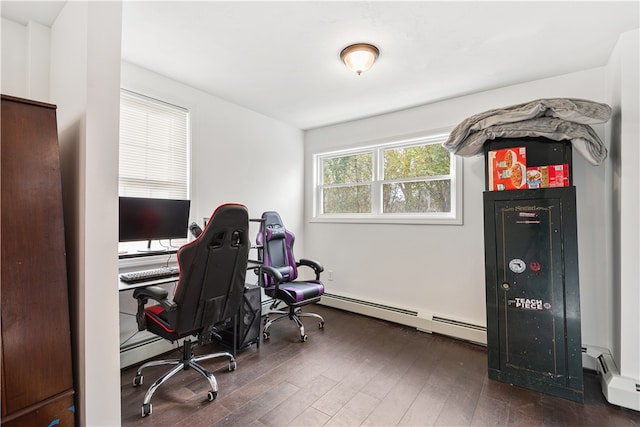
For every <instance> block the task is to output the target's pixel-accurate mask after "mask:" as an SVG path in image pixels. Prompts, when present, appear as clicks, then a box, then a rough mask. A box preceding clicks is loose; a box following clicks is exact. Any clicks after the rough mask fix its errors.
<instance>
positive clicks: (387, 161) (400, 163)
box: [384, 144, 451, 180]
mask: <svg viewBox="0 0 640 427" xmlns="http://www.w3.org/2000/svg"><path fill="white" fill-rule="evenodd" d="M450 168H451V166H450V155H449V152H448V151H447V150H446V149H445V148H444V147H443V146H442V145H440V144H427V145H417V146H413V147H399V148H391V149H387V150H384V179H385V180H391V179H402V178H421V177H429V176H434V175H449V172H450Z"/></svg>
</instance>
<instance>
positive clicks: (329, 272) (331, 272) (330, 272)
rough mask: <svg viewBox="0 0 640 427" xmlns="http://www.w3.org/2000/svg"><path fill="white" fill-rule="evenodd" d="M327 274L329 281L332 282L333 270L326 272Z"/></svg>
mask: <svg viewBox="0 0 640 427" xmlns="http://www.w3.org/2000/svg"><path fill="white" fill-rule="evenodd" d="M327 274H328V275H329V280H330V281H332V280H333V270H329V271H327Z"/></svg>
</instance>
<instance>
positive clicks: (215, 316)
mask: <svg viewBox="0 0 640 427" xmlns="http://www.w3.org/2000/svg"><path fill="white" fill-rule="evenodd" d="M248 233H249V213H248V211H247V208H246V207H245V206H243V205H239V204H232V203H230V204H225V205H221V206H219V207H218V208H217V209H216V210H215V211H214V212H213V214H212V215H211V218H210V219H209V222H208V223H207V225H206V227H205V229H204V231H203V232H202V233H201V234H200V235H199V236H198V238H196V239H195V240H193V241H191V242H189V243H187V244H185V245H183V246H182V247H181V248H180V249H179V250H178V253H177V257H178V265H179V267H180V276H179V278H178V286H177V288H176V290H175V293H174V296H173V299H172V300H171V299H169V298H168V291H167V290H166V289H162V288H160V287H157V286H155V287H154V286H149V287H144V288H137V289H136V290H135V291H134V292H133V297H134V298H136V299H137V300H138V313H137V316H136V320H137V322H138V329H140V330H141V331H142V330H145V329H146V330H148V331H149V332H152V333H154V334H156V335H158V336H160V337H162V338H165V339H167V340H169V341H171V342H174V341H178V340H180V339H184V341H183V347H182V359H173V360H160V361H150V362H147V363H145V364H143V365H142V366H141V367H140V368H139V369H138V371H137V373H136V376H135V378H134V380H133V385H134V386H139V385H141V384H142V370H143V369H145V368H147V367H149V366H158V365H176V366H175V367H174V368H172V369H171V370H170V371H168V372H167V373H165V374H164V375H162V376H161V377H160V378H158V380H156V382H154V383H153V384H152V385H151V386H150V387H149V389H148V390H147V393H146V394H145V396H144V401H143V404H142V416H143V417H144V416H146V415H149V414H151V412H152V406H151V403H150V401H151V396H152V395H153V393H154V392H155V391H156V389H157V388H158V387H159V386H160V385H161V384H162V383H164V382H165V381H167V380H168V379H169V378H171V377H172V376H174V375H175V374H177V373H178V372H180V371H182V370H188V369H193V370H194V371H196V372H198V373H199V374H201V375H202V376H204V377H205V378H206V379H207V380H208V381H209V384H210V386H211V390H210V391H209V392H208V394H207V397H208V399H209V400H210V401H211V400H213V399H215V398H216V396H217V395H218V384H217V382H216V379H215V377H214V376H213V374H212V373H211V372H209V371H208V370H206V369H205V368H203V367H202V366H200V364H199V363H198V362H201V361H203V360H207V359H213V358H217V357H227V358H229V370H230V371H233V370H235V368H236V360H235V358H234V356H233V355H232V354H230V353H228V352H217V353H210V354H203V355H200V356H194V355H193V352H192V342H191V337H192V336H194V337H197V342H198V343H207V342H210V341H211V338H212V335H213V334H215V333H216V325H220V324H223V323H228V321H229V319H235V318H236V314H237V313H238V312H239V309H240V304H241V302H242V295H243V292H244V283H245V277H246V272H247V262H248V256H249V249H250V246H251V245H250V242H249V236H248ZM149 299H152V300H155V301H157V302H158V304H156V305H151V306H148V307H145V305H146V304H147V302H148V300H149Z"/></svg>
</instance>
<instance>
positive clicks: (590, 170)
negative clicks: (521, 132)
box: [305, 68, 611, 347]
mask: <svg viewBox="0 0 640 427" xmlns="http://www.w3.org/2000/svg"><path fill="white" fill-rule="evenodd" d="M604 74H605V73H604V69H603V68H597V69H591V70H587V71H584V72H579V73H573V74H570V75H564V76H559V77H555V78H550V79H545V80H539V81H534V82H530V83H526V84H520V85H515V86H509V87H506V88H502V89H497V90H492V91H488V92H482V93H478V94H475V95H469V96H464V97H460V98H456V99H451V100H448V101H443V102H438V103H435V104H430V105H425V106H422V107H417V108H412V109H409V110H405V111H400V112H396V113H391V114H385V115H381V116H377V117H372V118H368V119H364V120H358V121H353V122H349V123H343V124H339V125H335V126H328V127H323V128H319V129H314V130H310V131H307V132H306V133H305V148H306V150H305V180H306V188H307V189H311V188H312V171H313V165H312V156H313V154H315V153H318V152H321V151H324V150H329V149H336V148H341V147H346V146H349V145H352V144H354V143H357V142H366V141H370V140H377V139H381V138H385V139H386V138H391V137H394V136H398V137H401V136H402V135H405V134H408V133H411V134H414V133H419V132H424V133H425V134H428V133H429V132H432V131H433V132H437V131H440V130H442V129H443V128H448V129H449V130H450V129H451V128H453V127H454V126H455V125H456V124H458V123H459V122H460V121H462V120H463V119H465V118H466V117H468V116H471V115H473V114H476V113H478V112H481V111H485V110H488V109H491V108H497V107H501V106H507V105H513V104H517V103H522V102H527V101H531V100H534V99H538V98H548V97H574V98H584V99H590V100H594V101H599V102H606V101H607V99H606V96H605V91H604ZM594 128H595V129H596V131H597V132H598V133H599V135H600V137H601V138H602V139H604V125H598V126H594ZM573 166H574V183H575V185H576V187H577V203H578V242H579V254H580V255H579V256H580V258H579V262H580V291H581V305H582V336H583V342H584V343H590V344H597V345H600V346H603V347H610V343H611V336H610V333H609V330H610V328H609V325H610V323H611V311H610V310H608V309H603V307H607V306H608V304H610V301H611V295H610V290H609V289H608V288H607V287H606V286H602V284H603V283H606V279H607V277H606V269H604V268H602V265H601V264H600V263H599V262H597V261H598V260H600V259H603V258H605V254H606V253H607V250H608V248H607V247H606V246H605V245H603V244H602V242H603V241H605V240H606V239H604V230H603V229H602V228H601V227H598V224H602V223H603V222H604V220H605V209H604V206H603V203H602V200H604V194H605V180H604V176H605V171H606V169H607V168H608V165H607V163H606V162H605V163H604V164H603V165H600V166H598V167H593V166H591V165H589V164H588V163H587V162H586V160H584V159H583V158H582V157H580V156H579V155H578V154H574V156H573ZM463 179H464V207H463V208H464V224H463V225H462V226H456V225H441V226H438V225H379V224H378V225H365V224H361V225H353V224H328V223H314V222H308V223H307V224H306V225H305V239H306V247H305V252H306V253H307V255H308V256H310V257H313V258H317V259H319V260H322V262H323V263H324V265H325V269H326V270H332V271H333V272H334V280H333V281H327V280H326V279H325V285H327V291H328V292H330V293H335V294H339V295H344V296H348V297H354V298H359V299H363V300H366V301H371V302H376V303H382V304H386V305H391V306H395V307H400V308H406V309H410V310H413V311H417V312H418V313H423V314H435V315H439V316H444V317H447V318H453V319H455V320H460V321H464V322H468V323H472V324H476V325H486V319H485V284H484V277H485V276H484V237H483V212H482V192H483V190H484V160H483V158H482V156H480V157H473V158H465V159H464V178H463ZM305 200H306V202H305V214H306V217H307V219H309V218H310V216H311V214H312V194H311V191H308V192H307V194H306V196H305Z"/></svg>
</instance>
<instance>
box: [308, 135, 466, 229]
mask: <svg viewBox="0 0 640 427" xmlns="http://www.w3.org/2000/svg"><path fill="white" fill-rule="evenodd" d="M447 136H448V135H446V134H443V135H433V136H428V137H422V138H415V139H410V140H403V141H394V142H388V143H383V144H376V145H369V146H366V147H361V148H353V149H348V150H341V151H333V152H327V153H320V154H316V155H315V156H314V165H315V168H316V170H315V172H316V173H315V185H314V218H313V220H314V221H335V222H394V223H449V224H461V223H462V215H461V213H462V206H461V200H462V197H461V195H462V167H461V160H460V158H459V157H456V156H454V155H453V154H451V153H449V152H448V151H447V150H446V149H445V148H444V147H443V146H442V143H443V142H444V141H445V140H446V139H447Z"/></svg>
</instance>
